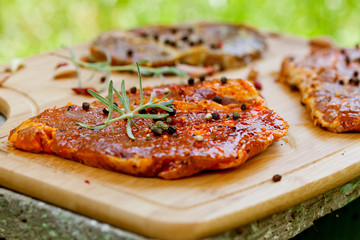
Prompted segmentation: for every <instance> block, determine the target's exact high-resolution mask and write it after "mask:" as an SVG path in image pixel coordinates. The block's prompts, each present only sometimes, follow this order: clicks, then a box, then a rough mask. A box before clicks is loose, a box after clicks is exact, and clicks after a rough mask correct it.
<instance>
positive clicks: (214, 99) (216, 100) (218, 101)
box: [213, 96, 222, 103]
mask: <svg viewBox="0 0 360 240" xmlns="http://www.w3.org/2000/svg"><path fill="white" fill-rule="evenodd" d="M213 101H214V102H217V103H221V101H222V99H221V97H219V96H215V97H214V98H213Z"/></svg>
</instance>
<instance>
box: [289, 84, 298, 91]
mask: <svg viewBox="0 0 360 240" xmlns="http://www.w3.org/2000/svg"><path fill="white" fill-rule="evenodd" d="M290 90H291V91H292V92H296V91H299V88H298V87H297V86H296V85H294V84H290Z"/></svg>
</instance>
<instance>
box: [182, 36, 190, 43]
mask: <svg viewBox="0 0 360 240" xmlns="http://www.w3.org/2000/svg"><path fill="white" fill-rule="evenodd" d="M181 40H183V41H184V42H186V41H187V40H189V36H188V35H184V36H183V37H182V38H181Z"/></svg>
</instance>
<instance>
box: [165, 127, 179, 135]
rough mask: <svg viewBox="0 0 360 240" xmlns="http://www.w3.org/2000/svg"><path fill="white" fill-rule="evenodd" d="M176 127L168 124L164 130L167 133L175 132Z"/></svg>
mask: <svg viewBox="0 0 360 240" xmlns="http://www.w3.org/2000/svg"><path fill="white" fill-rule="evenodd" d="M176 130H177V128H176V127H174V126H169V127H168V129H167V130H166V131H167V132H168V134H174V133H175V132H176Z"/></svg>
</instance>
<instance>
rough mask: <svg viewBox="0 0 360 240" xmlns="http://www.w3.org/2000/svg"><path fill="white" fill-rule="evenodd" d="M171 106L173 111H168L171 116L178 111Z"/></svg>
mask: <svg viewBox="0 0 360 240" xmlns="http://www.w3.org/2000/svg"><path fill="white" fill-rule="evenodd" d="M169 108H171V109H172V110H173V111H172V112H168V111H167V113H168V114H169V116H174V115H175V113H176V109H175V108H174V107H173V106H170V107H169Z"/></svg>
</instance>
